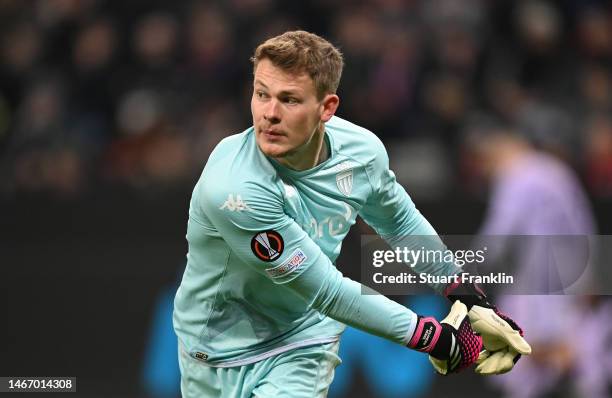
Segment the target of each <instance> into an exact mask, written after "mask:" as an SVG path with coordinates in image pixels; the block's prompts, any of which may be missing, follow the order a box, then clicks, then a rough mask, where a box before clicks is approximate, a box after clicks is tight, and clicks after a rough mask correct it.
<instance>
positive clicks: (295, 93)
mask: <svg viewBox="0 0 612 398" xmlns="http://www.w3.org/2000/svg"><path fill="white" fill-rule="evenodd" d="M255 84H259V85H261V86H263V88H265V89H268V88H269V87H268V86H266V85H265V84H264V82H262V81H261V80H259V79H256V80H255ZM278 95H279V96H283V95H300V93H299V92H298V91H295V90H283V91H281V92H280V93H278Z"/></svg>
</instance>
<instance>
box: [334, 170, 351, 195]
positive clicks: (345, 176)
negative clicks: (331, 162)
mask: <svg viewBox="0 0 612 398" xmlns="http://www.w3.org/2000/svg"><path fill="white" fill-rule="evenodd" d="M336 169H337V170H338V174H336V185H337V186H338V189H339V190H340V192H342V195H344V196H350V195H351V192H353V166H352V165H351V163H350V162H342V163H340V164H339V165H338V166H336Z"/></svg>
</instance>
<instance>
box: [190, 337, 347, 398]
mask: <svg viewBox="0 0 612 398" xmlns="http://www.w3.org/2000/svg"><path fill="white" fill-rule="evenodd" d="M339 345H340V342H339V341H336V342H332V343H327V344H322V345H314V346H309V347H304V348H298V349H295V350H291V351H287V352H284V353H281V354H278V355H275V356H273V357H270V358H266V359H263V360H261V361H259V362H255V363H252V364H248V365H243V366H236V367H232V368H213V367H210V366H206V365H203V364H202V363H201V362H198V361H197V360H196V359H193V358H191V357H190V356H189V355H187V354H186V353H185V352H184V351H183V350H181V349H179V364H180V368H181V393H182V396H183V398H209V397H210V398H213V397H214V398H250V397H259V398H267V397H275V398H289V397H291V398H302V397H303V398H313V397H326V396H327V391H328V389H329V386H330V385H331V382H332V380H333V379H334V369H335V368H336V366H338V365H339V364H340V363H341V362H342V361H341V360H340V357H339V356H338V347H339Z"/></svg>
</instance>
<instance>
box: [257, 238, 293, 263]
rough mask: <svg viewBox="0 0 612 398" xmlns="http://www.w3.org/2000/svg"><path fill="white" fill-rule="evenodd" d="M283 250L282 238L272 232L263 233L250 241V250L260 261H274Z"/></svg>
mask: <svg viewBox="0 0 612 398" xmlns="http://www.w3.org/2000/svg"><path fill="white" fill-rule="evenodd" d="M284 248H285V242H284V241H283V237H282V236H281V235H280V234H279V233H278V232H276V231H274V230H269V231H263V232H260V233H258V234H257V235H255V236H253V238H252V239H251V250H252V251H253V254H255V256H256V257H257V258H258V259H260V260H261V261H266V262H270V261H274V260H276V259H277V258H278V257H279V256H280V255H281V254H282V253H283V249H284Z"/></svg>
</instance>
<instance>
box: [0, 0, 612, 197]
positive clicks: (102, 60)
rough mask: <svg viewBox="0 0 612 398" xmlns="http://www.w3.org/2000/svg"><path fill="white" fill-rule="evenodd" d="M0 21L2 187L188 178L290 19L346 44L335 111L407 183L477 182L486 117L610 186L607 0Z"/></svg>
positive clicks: (610, 191)
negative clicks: (472, 144) (267, 43)
mask: <svg viewBox="0 0 612 398" xmlns="http://www.w3.org/2000/svg"><path fill="white" fill-rule="evenodd" d="M0 20H1V23H0V32H1V43H0V54H1V55H0V195H2V196H8V197H13V196H18V195H20V194H31V193H35V194H41V193H42V194H51V195H58V196H61V197H73V196H77V197H78V196H79V195H83V194H85V193H87V192H91V191H92V190H95V189H99V187H101V186H102V187H105V186H116V185H120V186H128V187H131V188H134V189H136V190H142V189H144V190H145V191H146V190H150V189H153V190H155V191H159V190H162V191H163V190H164V189H171V188H172V187H173V186H177V185H181V186H185V185H191V184H192V182H193V180H194V177H195V176H196V175H198V174H199V172H200V170H201V168H202V166H203V164H204V162H205V160H206V158H207V156H208V153H209V152H210V151H211V149H212V148H213V147H214V145H215V144H216V143H217V142H218V141H219V140H220V139H221V138H222V137H224V136H226V135H229V134H232V133H236V132H240V131H242V130H243V129H245V128H246V127H248V126H249V125H250V108H249V100H250V94H251V93H250V84H251V65H250V63H249V60H248V59H249V57H250V55H251V53H252V50H253V48H254V47H255V45H256V44H257V43H258V42H260V41H261V40H262V39H264V38H266V37H268V36H270V35H273V34H276V33H280V32H282V31H285V30H288V29H295V28H303V29H306V30H311V31H315V32H317V33H319V34H321V35H324V36H325V37H327V38H329V39H331V41H332V42H334V43H335V44H337V45H338V46H339V47H340V48H341V50H342V51H343V53H344V55H345V57H346V64H347V66H346V68H345V73H344V77H343V80H342V83H341V85H340V97H341V101H342V102H341V107H340V111H339V115H340V116H342V117H345V118H347V119H349V120H352V121H354V122H356V123H358V124H361V125H363V126H365V127H367V128H369V129H371V130H372V131H374V132H375V133H376V134H378V135H379V136H380V137H381V138H382V139H383V141H385V143H386V144H387V146H388V148H389V150H390V152H391V154H390V155H391V159H392V160H393V159H395V160H396V163H395V165H393V167H394V168H395V169H396V171H397V173H398V176H399V178H400V181H402V182H405V183H409V184H411V188H410V190H409V191H410V193H411V194H414V195H416V196H421V197H422V198H423V199H428V198H429V199H436V198H440V197H444V195H448V194H449V193H450V192H451V191H453V190H454V191H455V192H456V190H457V189H460V190H462V191H463V192H466V193H468V194H474V193H479V192H480V190H481V186H480V183H479V182H478V181H479V180H478V179H475V178H473V177H474V176H472V175H471V173H472V171H471V167H470V159H469V158H470V156H469V150H467V149H466V145H465V140H464V136H465V133H466V131H468V130H469V129H470V128H473V127H474V125H477V124H478V123H480V122H479V121H481V120H483V119H487V118H493V117H494V118H496V119H497V120H500V121H502V122H504V123H508V124H510V125H513V126H516V127H517V129H518V130H519V131H520V132H521V133H522V134H524V135H525V136H526V137H528V138H530V139H531V140H532V141H533V142H535V143H536V144H537V145H538V146H539V147H540V148H544V149H547V150H550V151H552V152H554V153H556V154H557V155H559V156H561V157H562V158H564V159H565V160H566V161H567V162H569V164H570V165H572V166H573V167H574V168H575V169H576V170H577V172H578V173H579V175H580V176H581V178H582V179H583V181H584V182H585V184H586V186H587V189H588V192H589V193H590V195H592V196H593V197H596V198H602V199H604V200H605V199H608V198H611V197H612V10H611V8H610V6H609V3H607V2H604V1H579V0H564V1H558V2H548V1H532V0H523V1H504V0H494V1H493V0H464V1H453V0H430V1H416V0H410V1H408V0H368V1H347V0H343V1H324V0H313V1H310V2H280V1H272V0H229V1H174V2H167V1H166V2H162V1H98V0H38V1H20V0H0ZM398 154H399V155H401V156H398ZM407 170H409V172H407Z"/></svg>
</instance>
